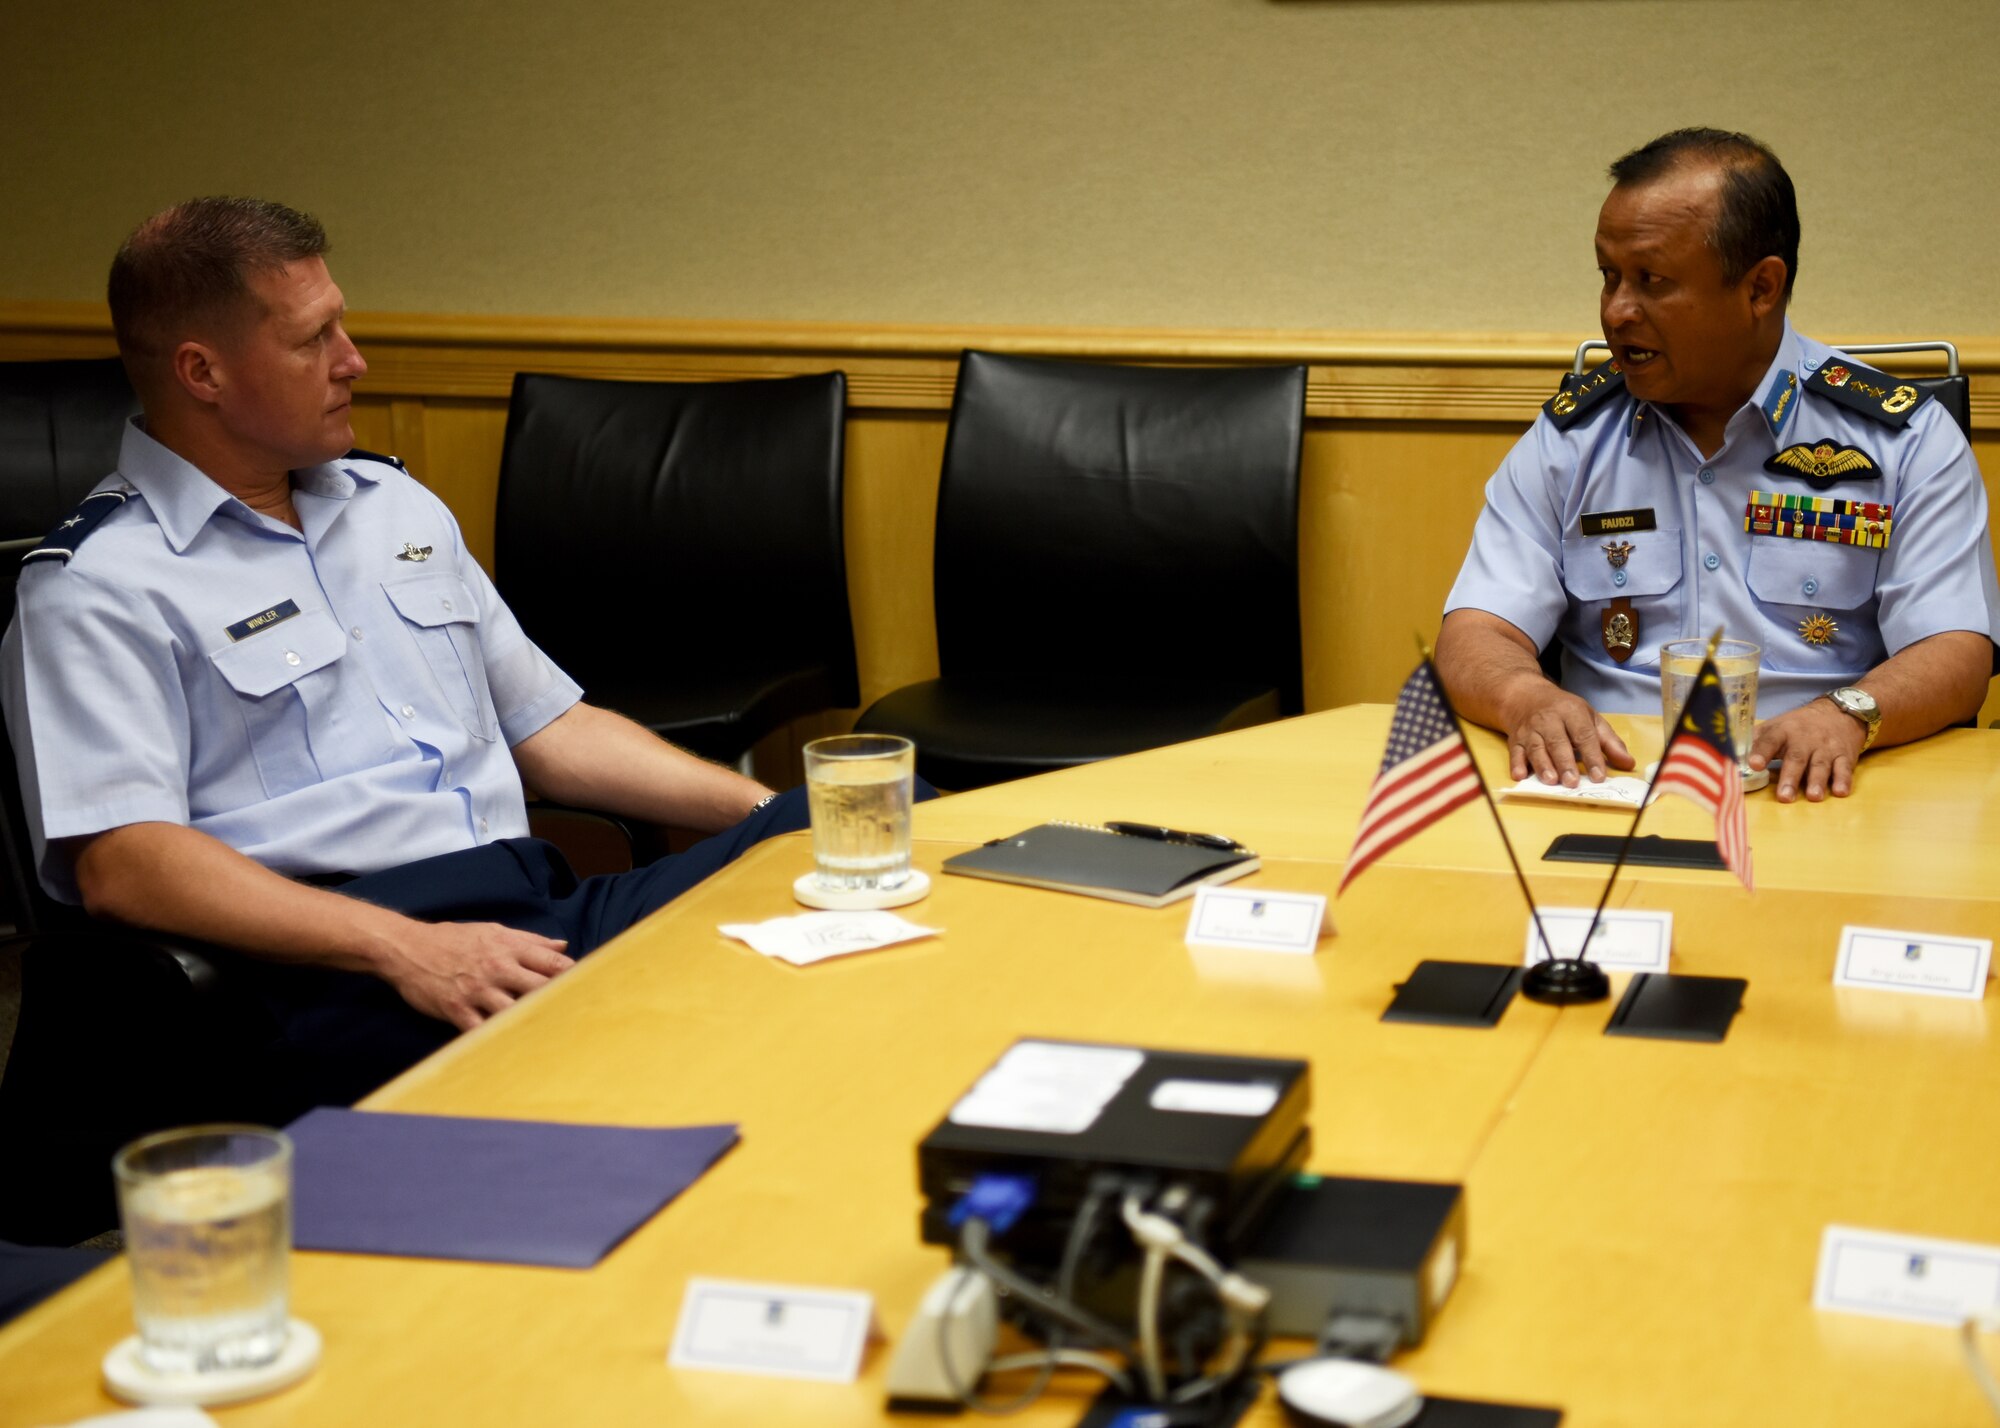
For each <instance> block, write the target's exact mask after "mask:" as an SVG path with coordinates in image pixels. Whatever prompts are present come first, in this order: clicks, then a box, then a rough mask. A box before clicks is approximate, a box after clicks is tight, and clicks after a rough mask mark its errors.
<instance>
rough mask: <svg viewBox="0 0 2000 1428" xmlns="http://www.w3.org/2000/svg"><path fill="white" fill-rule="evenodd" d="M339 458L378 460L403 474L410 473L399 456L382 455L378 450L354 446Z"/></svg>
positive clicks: (347, 459)
mask: <svg viewBox="0 0 2000 1428" xmlns="http://www.w3.org/2000/svg"><path fill="white" fill-rule="evenodd" d="M340 459H341V460H342V461H379V462H381V463H382V464H383V465H384V466H393V467H395V468H396V469H397V470H398V471H400V472H402V473H403V474H404V475H405V476H407V475H409V474H410V468H409V467H407V466H405V465H404V464H403V461H402V458H401V457H398V456H384V455H382V454H381V453H380V452H378V451H363V450H362V449H361V448H360V447H358V446H357V447H355V448H354V449H353V450H352V451H350V452H348V453H347V455H345V456H343V457H341V458H340Z"/></svg>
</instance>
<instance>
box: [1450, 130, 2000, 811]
mask: <svg viewBox="0 0 2000 1428" xmlns="http://www.w3.org/2000/svg"><path fill="white" fill-rule="evenodd" d="M1611 178H1612V181H1613V187H1612V190H1611V193H1610V196H1609V197H1607V198H1606V199H1605V200H1604V206H1603V209H1602V210H1601V211H1600V213H1599V215H1598V220H1597V266H1598V271H1599V272H1600V273H1601V274H1602V276H1603V290H1602V293H1601V296H1600V298H1599V307H1600V316H1601V318H1602V321H1603V327H1604V338H1605V341H1606V342H1607V343H1609V344H1610V347H1611V360H1610V361H1608V362H1606V363H1605V364H1604V365H1602V366H1600V367H1598V368H1596V369H1594V370H1593V371H1591V372H1589V373H1587V374H1585V375H1584V376H1582V377H1580V378H1570V379H1566V380H1565V381H1564V383H1563V385H1562V387H1561V389H1560V390H1559V391H1558V392H1557V393H1556V395H1555V396H1554V397H1552V398H1551V399H1550V400H1549V402H1548V403H1547V405H1545V406H1544V407H1543V409H1542V415H1541V417H1540V418H1539V419H1537V420H1536V422H1535V424H1534V426H1533V427H1531V428H1530V429H1529V431H1528V433H1527V435H1526V436H1524V437H1523V438H1522V439H1521V441H1520V443H1519V444H1518V445H1517V446H1516V447H1515V448H1514V450H1513V451H1512V452H1511V453H1509V455H1508V457H1507V460H1506V461H1505V462H1504V463H1503V464H1502V465H1501V467H1500V470H1499V471H1498V472H1496V473H1495V475H1494V476H1493V479H1492V480H1491V481H1490V482H1489V483H1488V485H1487V488H1486V506H1485V509H1484V511H1483V512H1482V513H1481V515H1480V518H1479V523H1478V525H1477V527H1476V528H1475V530H1474V532H1473V538H1472V548H1471V550H1470V552H1469V553H1468V554H1467V556H1466V559H1465V564H1464V567H1463V568H1462V569H1461V570H1460V572H1459V577H1458V582H1457V584H1456V585H1455V586H1454V587H1453V588H1452V592H1451V595H1450V597H1449V598H1448V599H1447V601H1446V604H1445V611H1446V614H1445V619H1444V626H1443V629H1442V631H1441V632H1440V634H1439V636H1438V646H1437V664H1438V670H1439V672H1440V674H1441V675H1442V676H1443V677H1444V681H1445V685H1446V688H1447V689H1448V690H1449V691H1450V694H1451V697H1452V700H1453V702H1454V703H1455V704H1456V705H1457V706H1458V708H1459V710H1460V711H1461V712H1462V713H1464V714H1465V715H1466V716H1467V717H1469V718H1472V719H1475V720H1477V721H1478V722H1480V723H1482V724H1485V725H1487V726H1488V727H1490V728H1494V729H1498V730H1500V731H1501V732H1503V733H1505V734H1506V735H1507V737H1508V742H1509V753H1510V758H1511V763H1512V770H1513V776H1514V777H1515V778H1517V779H1519V778H1526V777H1529V776H1530V775H1531V774H1532V775H1534V776H1535V777H1538V778H1540V779H1541V780H1543V781H1544V782H1547V783H1558V782H1560V783H1562V784H1564V785H1565V786H1569V787H1574V786H1576V784H1577V783H1578V782H1579V780H1580V779H1583V778H1588V779H1592V780H1601V779H1602V778H1604V777H1605V770H1606V768H1607V766H1609V767H1612V768H1621V769H1629V768H1631V767H1632V766H1633V760H1632V756H1631V754H1630V753H1629V752H1628V751H1627V750H1626V748H1625V745H1624V744H1623V743H1622V742H1621V741H1620V740H1619V738H1618V736H1617V735H1616V734H1615V733H1614V732H1613V731H1612V729H1611V727H1610V725H1609V724H1608V723H1606V722H1605V720H1604V718H1603V717H1602V715H1601V714H1600V713H1599V711H1600V710H1611V711H1622V712H1628V713H1641V712H1647V711H1651V710H1655V709H1658V708H1659V700H1660V686H1659V677H1660V670H1659V659H1658V649H1659V646H1660V645H1661V644H1663V643H1665V642H1667V641H1669V640H1677V639H1687V638H1695V637H1706V636H1707V635H1708V634H1710V633H1711V632H1712V631H1713V630H1715V629H1716V628H1717V627H1718V626H1720V627H1721V628H1722V629H1723V631H1724V632H1725V633H1726V634H1727V635H1728V636H1730V637H1731V638H1735V639H1744V640H1749V641H1751V642H1752V643H1754V644H1756V645H1758V646H1760V647H1761V649H1762V651H1763V656H1762V662H1761V663H1762V668H1761V674H1760V679H1759V685H1758V714H1759V716H1760V718H1761V721H1762V722H1760V723H1759V725H1758V727H1757V732H1756V735H1755V738H1754V741H1753V743H1752V745H1751V748H1750V750H1749V751H1748V763H1749V766H1750V768H1751V769H1752V770H1761V769H1765V768H1768V767H1770V766H1772V765H1774V764H1775V765H1778V766H1779V767H1778V768H1777V770H1776V772H1775V777H1774V782H1775V785H1776V790H1777V797H1778V798H1779V799H1780V800H1781V801H1786V802H1789V801H1791V800H1793V799H1795V798H1797V797H1798V795H1799V794H1800V793H1801V792H1803V793H1804V794H1805V796H1806V798H1807V799H1809V800H1813V801H1818V800H1820V799H1823V798H1824V797H1825V796H1826V795H1827V794H1828V793H1829V792H1831V793H1833V794H1834V795H1836V796H1845V795H1846V794H1847V793H1849V792H1850V791H1851V790H1852V788H1853V778H1854V768H1855V764H1856V763H1857V762H1858V761H1859V759H1860V758H1861V755H1862V754H1863V753H1864V752H1865V751H1866V750H1867V749H1868V748H1869V747H1871V746H1872V745H1886V744H1896V743H1902V742H1905V741H1907V740H1910V739H1919V738H1922V737H1923V736H1925V735H1926V734H1930V733H1934V732H1936V731H1937V730H1939V729H1941V728H1944V727H1945V726H1946V725H1949V724H1952V723H1955V722H1962V721H1964V720H1967V719H1970V718H1972V717H1974V716H1975V715H1976V714H1977V712H1978V709H1979V706H1980V703H1981V701H1982V700H1983V699H1984V698H1985V693H1986V684H1987V680H1988V677H1989V676H1990V674H1991V673H1992V671H1993V669H1994V651H1995V641H1996V640H2000V590H1996V584H1995V578H1994V561H1993V548H1992V544H1991V541H1990V540H1989V538H1988V535H1987V515H1986V495H1985V488H1984V485H1983V483H1982V481H1981V479H1980V474H1979V468H1978V466H1977V464H1976V463H1975V462H1974V460H1973V458H1972V452H1971V449H1970V447H1968V446H1967V444H1966V440H1965V437H1964V435H1963V434H1962V433H1961V432H1960V431H1959V429H1958V427H1957V426H1956V424H1955V423H1954V422H1953V421H1952V419H1951V417H1950V415H1949V414H1948V413H1946V412H1945V411H1943V410H1942V409H1941V408H1939V407H1938V405H1937V404H1936V403H1935V402H1933V401H1930V400H1929V399H1928V397H1927V395H1926V394H1925V393H1923V392H1922V391H1920V390H1919V389H1918V388H1916V387H1914V386H1912V385H1910V384H1908V383H1906V382H1902V381H1899V380H1898V379H1896V378H1894V377H1890V376H1887V375H1885V374H1883V373H1880V372H1876V371H1872V370H1871V369H1869V368H1866V367H1863V366H1861V365H1860V364H1859V363H1856V362H1854V361H1852V360H1850V359H1848V358H1846V357H1845V356H1843V355H1842V354H1841V353H1839V352H1837V351H1835V350H1834V349H1833V348H1831V347H1827V346H1825V345H1824V344H1822V343H1818V342H1814V341H1812V340H1811V339H1810V338H1807V337H1803V336H1801V335H1800V334H1799V333H1798V332H1797V331H1795V330H1794V329H1793V328H1792V326H1791V323H1790V322H1789V320H1788V319H1787V317H1786V307H1787V304H1788V302H1789V300H1790V297H1791V292H1792V283H1793V279H1794V277H1795V275H1796V273H1797V270H1798V242H1799V221H1798V205H1797V201H1796V199H1795V198H1794V196H1793V191H1792V182H1791V179H1790V178H1789V177H1788V176H1787V175H1786V173H1785V170H1784V167H1783V165H1781V164H1780V163H1779V162H1778V159H1777V156H1776V155H1774V154H1773V153H1772V152H1771V151H1770V150H1769V149H1768V148H1766V147H1765V146H1764V145H1762V144H1760V143H1758V142H1757V141H1756V140H1755V139H1752V138H1749V137H1748V136H1746V135H1742V134H1732V133H1726V132H1723V131H1721V130H1715V129H1683V130H1678V131H1676V132H1674V133H1671V134H1667V135H1664V136H1662V137H1661V138H1658V139H1655V140H1654V141H1653V142H1652V143H1650V144H1647V145H1645V146H1644V147H1643V148H1640V149H1637V150H1634V151H1633V152H1632V153H1630V154H1628V155H1626V156H1625V157H1624V158H1622V159H1620V160H1619V161H1618V162H1617V163H1615V164H1613V165H1612V167H1611ZM1551 646H1552V647H1553V648H1554V649H1556V650H1557V651H1559V653H1560V659H1561V669H1562V682H1561V684H1560V685H1558V684H1555V683H1553V682H1551V681H1550V680H1549V679H1548V678H1547V677H1546V676H1545V675H1544V674H1543V672H1542V668H1541V665H1540V663H1539V659H1538V654H1539V652H1540V651H1541V650H1542V649H1543V648H1544V647H1551Z"/></svg>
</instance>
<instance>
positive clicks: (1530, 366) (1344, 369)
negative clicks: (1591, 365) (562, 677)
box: [0, 301, 2000, 429]
mask: <svg viewBox="0 0 2000 1428" xmlns="http://www.w3.org/2000/svg"><path fill="white" fill-rule="evenodd" d="M348 326H349V330H350V331H352V332H353V334H354V336H355V338H356V340H357V341H359V342H360V343H361V344H362V345H363V349H364V351H365V353H366V355H367V357H368V362H369V373H368V376H367V378H366V382H365V390H366V391H367V392H369V393H370V394H373V395H378V396H394V397H421V398H447V399H448V398H492V397H505V396H506V395H507V392H508V390H509V388H510V386H511V385H512V382H513V376H514V373H516V372H520V371H536V372H561V373H565V374H569V375H573V376H586V377H607V378H614V379H622V380H631V381H717V380H726V379H730V378H749V377H772V376H783V375H789V374H793V373H799V372H817V371H824V370H826V369H827V368H828V367H829V366H839V367H841V368H843V369H845V370H846V372H847V373H848V387H849V405H850V406H852V407H855V408H861V409H878V410H891V411H893V410H942V409H944V408H946V407H948V406H950V404H951V391H952V382H953V378H954V374H955V370H956V366H957V357H958V354H959V352H960V351H961V350H962V349H964V348H967V347H979V348H984V349H988V350H991V351H1000V352H1021V353H1034V354H1040V355H1045V356H1056V357H1078V358H1095V359H1100V360H1106V361H1138V362H1161V363H1190V364H1207V363H1213V364H1224V365H1227V364H1234V363H1252V362H1304V363H1306V364H1307V366H1308V368H1309V372H1308V377H1307V384H1306V412H1307V415H1308V416H1309V417H1312V418H1315V419H1320V420H1344V421H1441V422H1475V423H1506V424H1514V425H1520V424H1525V423H1526V422H1528V421H1530V420H1532V419H1533V417H1534V414H1535V410H1536V408H1537V407H1538V406H1540V404H1541V402H1542V401H1543V399H1544V398H1545V397H1546V396H1547V395H1548V393H1549V391H1550V389H1551V386H1552V385H1553V382H1554V378H1555V374H1557V373H1559V372H1561V371H1562V370H1564V369H1565V368H1566V367H1567V366H1568V364H1569V361H1570V358H1571V355H1572V354H1573V353H1574V351H1575V348H1576V344H1577V342H1579V341H1581V340H1582V335H1580V334H1579V335H1564V334H1558V333H1516V334H1494V333H1435V334H1433V333H1312V332H1268V331H1266V332H1259V331H1222V330H1216V331H1206V330H1202V331H1166V330H1151V329H1134V328H1060V327H947V326H913V325H886V324H877V325H865V324H837V323H812V324H807V323H768V322H719V321H701V320H667V319H651V318H565V317H484V316H476V315H463V316H461V315H449V314H428V313H354V314H351V315H350V318H349V323H348ZM1836 340H1838V339H1836ZM1851 340H1854V341H1862V340H1877V341H1879V340H1884V339H1882V338H1880V337H1879V336H1876V337H1872V338H1869V339H1862V338H1853V339H1851ZM1958 345H1959V354H1960V362H1961V370H1963V371H1965V372H1967V373H1969V374H1970V375H1971V377H1972V415H1973V424H1974V425H1975V426H1976V427H1979V428H1981V429H2000V337H1989V338H1973V339H1968V340H1967V341H1963V342H1960V343H1959V344H1958ZM111 350H112V349H111V327H110V319H109V317H108V315H107V313H106V312H105V309H104V307H103V305H102V304H99V303H53V302H21V301H0V359H6V360H12V359H21V358H30V357H58V356H89V355H96V354H101V353H105V352H109V351H111ZM1935 366H1936V364H1930V365H1929V366H1928V367H1927V365H1926V363H1925V362H1924V361H1923V360H1921V359H1919V360H1916V361H1914V362H1913V363H1912V364H1911V365H1910V366H1909V367H1908V368H1907V370H1913V371H1922V370H1929V369H1930V368H1931V367H1935Z"/></svg>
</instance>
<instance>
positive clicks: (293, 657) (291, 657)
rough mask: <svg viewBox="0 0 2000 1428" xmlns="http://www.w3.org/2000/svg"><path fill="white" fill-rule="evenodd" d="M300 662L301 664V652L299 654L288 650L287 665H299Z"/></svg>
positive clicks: (286, 652)
mask: <svg viewBox="0 0 2000 1428" xmlns="http://www.w3.org/2000/svg"><path fill="white" fill-rule="evenodd" d="M298 662H299V652H298V651H297V650H286V651H285V663H286V664H297V663H298Z"/></svg>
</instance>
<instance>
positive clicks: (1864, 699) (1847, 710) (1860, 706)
mask: <svg viewBox="0 0 2000 1428" xmlns="http://www.w3.org/2000/svg"><path fill="white" fill-rule="evenodd" d="M1826 697H1827V698H1828V699H1831V700H1832V701H1833V702H1834V705H1835V706H1836V707H1837V708H1838V709H1839V710H1840V712H1841V713H1843V714H1852V715H1853V716H1854V717H1855V718H1857V719H1859V720H1860V721H1861V723H1862V725H1863V726H1864V727H1865V728H1866V729H1867V730H1868V736H1867V737H1866V738H1865V739H1863V740H1862V741H1861V752H1862V753H1864V754H1865V753H1867V752H1868V746H1869V745H1870V744H1873V743H1874V742H1875V735H1876V734H1877V733H1878V732H1879V731H1880V730H1881V728H1882V706H1881V705H1880V704H1877V703H1876V702H1875V696H1874V695H1872V694H1870V693H1869V692H1868V691H1867V690H1865V689H1856V688H1855V687H1854V686H1853V685H1851V684H1850V685H1845V686H1843V687H1842V688H1839V689H1829V690H1828V691H1827V692H1826Z"/></svg>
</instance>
